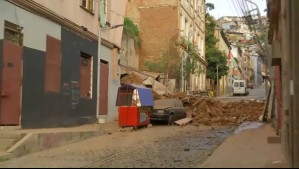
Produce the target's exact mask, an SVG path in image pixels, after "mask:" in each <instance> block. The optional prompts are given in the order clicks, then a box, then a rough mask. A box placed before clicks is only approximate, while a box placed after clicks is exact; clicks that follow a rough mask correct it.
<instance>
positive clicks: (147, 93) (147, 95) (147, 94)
mask: <svg viewBox="0 0 299 169" xmlns="http://www.w3.org/2000/svg"><path fill="white" fill-rule="evenodd" d="M121 88H129V89H133V90H135V89H137V90H138V94H139V100H140V103H141V106H154V98H153V92H152V89H150V88H146V87H144V86H142V85H137V84H124V85H122V86H120V87H119V89H121ZM132 94H133V93H131V92H130V93H121V90H118V93H117V100H116V106H131V103H132V100H131V99H132Z"/></svg>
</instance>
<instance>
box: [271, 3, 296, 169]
mask: <svg viewBox="0 0 299 169" xmlns="http://www.w3.org/2000/svg"><path fill="white" fill-rule="evenodd" d="M267 4H268V10H267V11H268V18H269V21H270V29H269V32H268V41H269V44H271V46H272V49H271V52H270V55H268V56H266V59H267V62H268V63H269V65H270V66H271V67H269V70H270V72H273V74H270V77H267V78H268V79H269V80H270V81H271V86H272V89H273V91H274V97H273V98H271V101H273V104H274V106H273V109H272V111H273V112H272V113H273V114H274V115H275V122H276V123H275V124H276V125H275V126H276V129H277V133H278V134H279V135H280V136H281V140H282V145H283V148H284V150H285V151H284V152H285V157H286V159H287V162H288V164H289V167H291V168H297V167H299V123H298V121H299V104H298V102H299V79H298V78H299V77H298V76H297V74H298V71H299V66H298V64H299V58H298V52H299V48H298V44H299V39H298V37H299V32H298V30H299V11H298V7H299V1H283V0H268V1H267ZM266 75H267V74H266Z"/></svg>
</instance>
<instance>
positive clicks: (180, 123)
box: [175, 117, 192, 127]
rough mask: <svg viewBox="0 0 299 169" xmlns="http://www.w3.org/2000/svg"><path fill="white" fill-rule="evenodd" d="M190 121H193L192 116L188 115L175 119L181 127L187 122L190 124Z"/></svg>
mask: <svg viewBox="0 0 299 169" xmlns="http://www.w3.org/2000/svg"><path fill="white" fill-rule="evenodd" d="M190 121H192V118H189V117H186V118H183V119H180V120H177V121H175V123H176V124H178V125H179V126H180V127H183V126H185V125H186V124H188V123H189V122H190Z"/></svg>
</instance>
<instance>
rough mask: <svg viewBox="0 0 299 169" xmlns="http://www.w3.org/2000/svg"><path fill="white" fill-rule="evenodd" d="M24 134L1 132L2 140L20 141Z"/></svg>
mask: <svg viewBox="0 0 299 169" xmlns="http://www.w3.org/2000/svg"><path fill="white" fill-rule="evenodd" d="M22 135H24V134H20V133H7V132H5V133H1V132H0V139H20V138H21V137H22Z"/></svg>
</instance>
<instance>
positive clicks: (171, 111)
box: [150, 99, 187, 125]
mask: <svg viewBox="0 0 299 169" xmlns="http://www.w3.org/2000/svg"><path fill="white" fill-rule="evenodd" d="M186 117H187V113H186V108H185V107H184V105H183V102H182V101H181V100H179V99H159V100H155V101H154V107H153V110H152V112H151V114H150V119H151V121H165V122H167V124H168V125H171V124H173V123H174V121H176V120H180V119H183V118H186Z"/></svg>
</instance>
